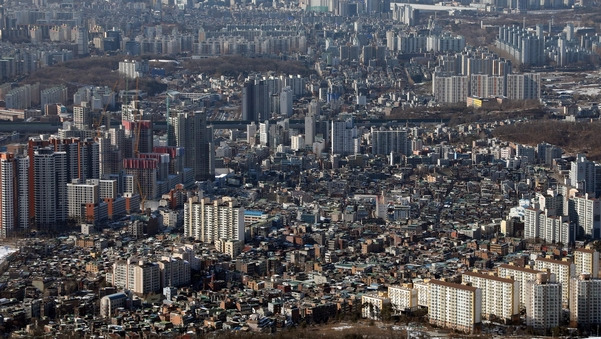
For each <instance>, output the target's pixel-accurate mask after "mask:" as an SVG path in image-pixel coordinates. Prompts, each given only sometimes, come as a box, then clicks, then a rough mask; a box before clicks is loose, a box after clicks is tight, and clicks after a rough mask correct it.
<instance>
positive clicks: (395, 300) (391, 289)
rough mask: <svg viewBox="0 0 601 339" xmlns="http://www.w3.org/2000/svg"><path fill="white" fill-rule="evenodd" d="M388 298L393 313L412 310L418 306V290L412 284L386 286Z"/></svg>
mask: <svg viewBox="0 0 601 339" xmlns="http://www.w3.org/2000/svg"><path fill="white" fill-rule="evenodd" d="M388 299H390V303H391V304H392V310H393V312H394V313H395V314H400V313H401V312H406V311H407V310H413V309H416V308H417V307H418V291H417V289H414V288H413V285H412V284H407V285H405V286H388Z"/></svg>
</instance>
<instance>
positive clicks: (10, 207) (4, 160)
mask: <svg viewBox="0 0 601 339" xmlns="http://www.w3.org/2000/svg"><path fill="white" fill-rule="evenodd" d="M28 169H29V158H28V157H15V155H14V154H12V153H0V238H7V237H9V236H11V235H13V234H15V233H17V232H21V231H25V230H27V229H28V228H29V198H28V188H29V184H28V181H29V176H28V173H27V171H28Z"/></svg>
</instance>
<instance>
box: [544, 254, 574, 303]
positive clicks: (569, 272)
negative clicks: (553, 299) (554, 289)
mask: <svg viewBox="0 0 601 339" xmlns="http://www.w3.org/2000/svg"><path fill="white" fill-rule="evenodd" d="M534 265H535V268H536V269H537V270H541V271H542V270H545V269H548V270H549V272H551V273H553V274H555V277H556V279H557V282H558V283H559V284H561V304H562V305H563V307H565V308H567V307H568V304H569V299H570V298H569V296H570V279H572V278H573V277H574V275H575V274H574V272H575V271H576V270H575V268H574V264H573V263H572V262H571V261H568V260H554V259H549V258H542V257H539V258H538V259H536V261H535V264H534Z"/></svg>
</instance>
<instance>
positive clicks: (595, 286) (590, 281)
mask: <svg viewBox="0 0 601 339" xmlns="http://www.w3.org/2000/svg"><path fill="white" fill-rule="evenodd" d="M600 324H601V279H595V278H592V277H591V275H589V274H586V273H583V274H580V275H579V276H578V277H576V278H572V281H571V284H570V326H573V327H577V326H591V325H600Z"/></svg>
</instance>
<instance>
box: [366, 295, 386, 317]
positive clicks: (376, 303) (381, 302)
mask: <svg viewBox="0 0 601 339" xmlns="http://www.w3.org/2000/svg"><path fill="white" fill-rule="evenodd" d="M386 305H390V299H388V297H387V296H386V293H383V294H378V295H375V294H374V295H364V296H362V297H361V308H362V311H361V315H362V316H363V318H367V319H373V320H382V309H383V308H384V307H385V306H386Z"/></svg>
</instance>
